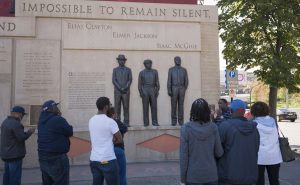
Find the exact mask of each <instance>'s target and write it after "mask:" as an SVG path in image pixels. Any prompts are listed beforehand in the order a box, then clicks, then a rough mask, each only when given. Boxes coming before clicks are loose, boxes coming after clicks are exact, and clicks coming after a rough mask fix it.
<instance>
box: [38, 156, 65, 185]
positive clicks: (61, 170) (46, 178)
mask: <svg viewBox="0 0 300 185" xmlns="http://www.w3.org/2000/svg"><path fill="white" fill-rule="evenodd" d="M39 162H40V168H41V172H42V180H43V185H68V184H69V178H70V174H69V171H70V164H69V158H68V156H67V155H66V154H62V155H57V156H53V157H47V158H44V157H43V159H40V160H39Z"/></svg>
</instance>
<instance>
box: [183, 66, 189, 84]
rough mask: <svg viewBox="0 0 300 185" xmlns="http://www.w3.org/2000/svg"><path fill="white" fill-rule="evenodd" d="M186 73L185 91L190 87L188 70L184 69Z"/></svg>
mask: <svg viewBox="0 0 300 185" xmlns="http://www.w3.org/2000/svg"><path fill="white" fill-rule="evenodd" d="M184 71H185V75H184V87H185V89H187V88H188V86H189V77H188V72H187V70H186V69H184Z"/></svg>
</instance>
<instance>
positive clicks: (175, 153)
mask: <svg viewBox="0 0 300 185" xmlns="http://www.w3.org/2000/svg"><path fill="white" fill-rule="evenodd" d="M179 137H180V127H179V126H159V127H156V126H148V127H144V126H134V125H133V126H131V127H129V128H128V132H127V133H126V134H125V136H124V141H125V152H126V159H127V162H128V163H133V162H151V161H169V160H170V161H171V160H178V159H179ZM26 148H27V154H26V157H25V158H24V160H23V167H25V168H32V167H39V163H38V154H37V134H34V135H33V136H32V137H30V138H29V139H28V140H27V141H26ZM90 151H91V144H90V136H89V132H88V131H75V132H74V137H72V138H71V150H70V152H69V154H68V155H69V157H70V164H71V165H88V164H89V157H90ZM0 163H2V161H1V162H0ZM0 166H1V169H3V165H2V164H0Z"/></svg>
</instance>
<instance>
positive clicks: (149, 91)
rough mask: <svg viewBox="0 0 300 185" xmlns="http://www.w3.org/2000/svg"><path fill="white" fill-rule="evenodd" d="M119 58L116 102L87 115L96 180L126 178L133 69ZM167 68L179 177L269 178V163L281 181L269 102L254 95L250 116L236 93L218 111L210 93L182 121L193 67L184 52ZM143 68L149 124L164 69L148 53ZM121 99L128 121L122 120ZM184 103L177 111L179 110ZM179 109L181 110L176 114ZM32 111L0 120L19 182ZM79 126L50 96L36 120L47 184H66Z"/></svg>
mask: <svg viewBox="0 0 300 185" xmlns="http://www.w3.org/2000/svg"><path fill="white" fill-rule="evenodd" d="M117 61H118V63H119V66H118V67H116V68H115V69H113V75H112V82H113V84H114V99H115V101H114V102H115V108H113V107H111V102H110V100H109V98H107V97H99V98H98V99H97V101H96V107H97V110H98V112H97V114H95V115H94V116H92V117H91V118H90V120H89V134H90V139H91V146H92V149H91V155H90V169H91V173H92V176H93V185H103V184H104V181H105V182H106V184H107V185H127V180H126V157H125V147H124V141H123V136H124V134H125V133H126V132H127V127H128V126H130V121H129V98H130V85H131V83H132V74H131V70H130V69H129V68H128V67H126V66H125V62H126V57H125V56H124V55H122V54H120V55H119V56H118V57H117ZM174 63H175V66H174V67H171V68H170V69H169V73H168V82H167V88H168V95H169V96H170V97H171V120H172V122H171V125H173V126H175V125H177V122H178V123H179V125H181V128H180V155H179V156H180V161H179V162H180V180H181V184H185V185H218V184H220V185H253V184H256V185H264V183H265V175H264V173H265V169H266V170H267V172H268V177H269V182H270V185H279V168H280V163H281V162H282V156H281V153H280V148H279V143H278V131H277V124H276V121H275V120H274V119H273V118H272V117H270V116H269V107H268V105H267V104H266V103H264V102H256V103H255V104H253V106H252V107H251V114H252V116H253V117H252V119H251V120H247V119H246V118H245V117H244V113H245V109H246V105H245V103H244V102H243V101H241V100H238V99H237V100H234V101H232V102H231V104H230V106H228V103H227V101H226V100H225V99H220V100H219V102H218V104H219V109H218V110H217V111H216V112H213V111H212V110H211V109H210V108H209V106H208V103H207V101H206V100H205V99H203V98H199V99H196V100H195V101H194V102H193V104H192V106H191V110H190V119H189V121H188V122H187V123H185V124H183V122H184V119H183V118H184V116H183V103H184V96H185V91H186V89H187V87H188V74H187V71H186V69H185V68H183V67H181V58H180V57H178V56H177V57H175V58H174ZM144 66H145V69H144V70H142V71H141V72H140V73H139V78H138V89H139V93H140V96H141V98H142V102H143V118H144V119H143V121H144V126H148V125H149V118H148V117H149V115H148V114H149V106H150V107H151V115H152V125H153V126H159V124H158V120H157V96H158V94H159V89H160V85H159V79H158V72H157V71H156V70H155V69H152V61H151V60H149V59H147V60H145V61H144ZM121 105H123V110H124V111H123V113H124V115H123V117H124V122H123V123H122V122H121V120H120V117H121V115H120V113H121ZM177 108H178V111H177ZM177 113H178V114H177ZM25 115H26V113H25V109H24V108H23V107H21V106H14V107H13V108H12V109H11V114H10V115H9V116H8V117H7V118H6V119H5V120H4V121H3V123H2V125H1V159H2V160H3V161H4V175H3V184H4V185H20V184H21V174H22V161H23V158H24V157H25V154H26V150H25V140H27V139H28V138H29V137H30V136H31V135H32V134H33V133H34V131H35V130H34V129H29V130H28V131H26V132H24V127H23V125H22V124H21V120H22V118H23V117H24V116H25ZM71 136H73V127H72V126H71V125H70V124H69V123H68V122H67V120H66V119H65V118H63V117H62V114H61V112H60V110H59V108H58V103H57V102H55V101H53V100H47V101H45V102H44V103H43V105H42V110H41V113H40V117H39V121H38V133H37V137H38V139H37V144H38V158H39V164H40V170H41V173H42V181H43V185H68V184H70V182H69V170H70V166H69V159H68V156H67V153H68V152H69V150H70V137H71Z"/></svg>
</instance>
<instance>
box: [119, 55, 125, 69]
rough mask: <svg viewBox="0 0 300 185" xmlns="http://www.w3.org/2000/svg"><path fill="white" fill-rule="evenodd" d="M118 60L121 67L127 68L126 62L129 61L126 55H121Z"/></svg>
mask: <svg viewBox="0 0 300 185" xmlns="http://www.w3.org/2000/svg"><path fill="white" fill-rule="evenodd" d="M117 60H118V63H119V65H120V66H122V67H123V66H125V62H126V60H127V59H126V57H125V55H122V54H120V55H119V56H118V58H117Z"/></svg>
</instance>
